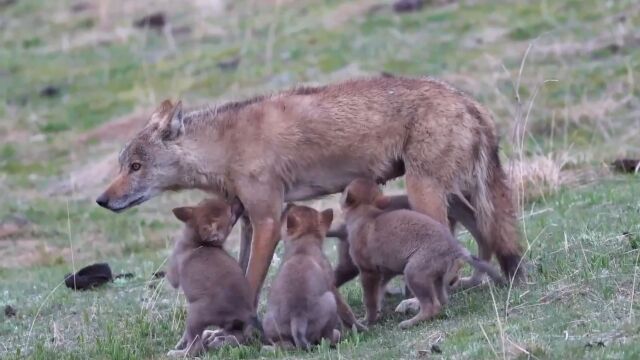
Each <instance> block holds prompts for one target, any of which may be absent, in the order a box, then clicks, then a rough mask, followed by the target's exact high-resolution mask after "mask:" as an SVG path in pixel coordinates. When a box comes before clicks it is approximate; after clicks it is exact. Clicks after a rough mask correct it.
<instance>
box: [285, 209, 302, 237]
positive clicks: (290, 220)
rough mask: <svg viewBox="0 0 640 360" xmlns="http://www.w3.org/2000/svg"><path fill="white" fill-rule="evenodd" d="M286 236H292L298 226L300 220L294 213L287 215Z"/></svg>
mask: <svg viewBox="0 0 640 360" xmlns="http://www.w3.org/2000/svg"><path fill="white" fill-rule="evenodd" d="M286 216H287V235H292V234H294V233H295V232H296V230H297V229H298V227H299V226H300V219H298V217H297V216H296V215H295V214H294V213H289V212H288V213H287V214H286Z"/></svg>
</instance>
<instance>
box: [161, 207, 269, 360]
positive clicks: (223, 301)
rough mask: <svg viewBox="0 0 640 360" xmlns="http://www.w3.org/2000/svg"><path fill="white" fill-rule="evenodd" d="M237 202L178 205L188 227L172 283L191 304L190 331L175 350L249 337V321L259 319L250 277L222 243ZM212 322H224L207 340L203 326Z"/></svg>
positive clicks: (172, 266)
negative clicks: (214, 335)
mask: <svg viewBox="0 0 640 360" xmlns="http://www.w3.org/2000/svg"><path fill="white" fill-rule="evenodd" d="M235 205H236V204H234V205H233V206H235ZM233 206H230V205H229V204H227V203H226V202H225V201H223V200H221V199H208V200H203V201H202V202H200V203H199V204H198V206H193V207H192V206H188V207H179V208H175V209H173V214H174V215H175V216H176V218H178V220H180V221H182V222H184V223H185V227H184V233H183V235H182V236H181V237H179V238H178V239H177V241H176V243H175V245H174V249H173V253H172V254H171V257H170V259H169V266H168V271H167V275H166V277H167V279H168V281H169V283H170V284H171V286H173V287H174V288H176V289H177V288H181V289H182V291H183V292H184V294H185V297H186V299H187V302H188V308H187V321H186V329H185V331H184V335H182V338H181V339H180V341H179V342H178V344H177V345H176V347H175V350H172V351H170V352H169V353H168V355H169V356H178V357H182V356H186V355H189V356H197V355H198V354H200V353H201V352H202V351H203V350H204V349H205V348H206V347H209V346H210V347H214V348H217V347H220V346H222V345H224V344H231V345H234V344H236V345H237V344H240V343H243V342H244V340H245V337H246V335H248V332H249V329H250V327H249V325H254V324H257V319H256V318H255V317H254V312H253V303H252V301H253V299H252V297H251V290H250V288H249V283H248V282H247V280H246V279H245V277H244V274H243V272H242V269H240V265H238V263H237V261H236V260H235V259H233V258H232V257H231V256H230V255H229V254H227V252H226V251H225V250H224V249H223V248H222V245H223V243H224V241H225V239H226V238H227V236H228V235H229V233H230V232H231V228H232V227H233V224H234V223H235V220H236V219H235V215H234V214H235V213H236V211H234V210H233V209H232V207H233ZM212 325H213V326H218V327H220V328H221V331H220V332H219V333H218V335H220V336H216V337H215V339H214V340H212V341H211V343H209V344H207V343H206V341H205V340H203V332H204V331H205V328H207V327H208V326H212Z"/></svg>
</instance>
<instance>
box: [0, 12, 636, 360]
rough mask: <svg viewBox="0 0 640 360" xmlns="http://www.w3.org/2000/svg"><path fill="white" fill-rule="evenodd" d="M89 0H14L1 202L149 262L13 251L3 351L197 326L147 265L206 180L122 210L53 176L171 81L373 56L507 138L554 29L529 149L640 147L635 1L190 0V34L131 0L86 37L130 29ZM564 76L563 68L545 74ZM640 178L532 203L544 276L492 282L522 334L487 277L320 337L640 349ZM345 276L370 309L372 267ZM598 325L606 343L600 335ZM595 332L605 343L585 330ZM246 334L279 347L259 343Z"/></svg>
mask: <svg viewBox="0 0 640 360" xmlns="http://www.w3.org/2000/svg"><path fill="white" fill-rule="evenodd" d="M160 3H162V2H160ZM356 3H357V4H362V3H365V2H364V1H357V2H356ZM71 4H72V2H71V1H55V2H53V1H43V0H24V1H19V2H18V3H17V4H16V5H12V6H8V7H6V8H2V9H0V20H1V21H0V28H1V29H2V34H1V35H0V98H2V99H4V100H5V101H3V102H2V103H0V118H1V119H2V120H1V122H0V139H1V140H2V143H1V145H0V178H1V179H2V181H1V182H0V201H1V202H2V204H3V205H5V206H3V207H2V208H1V209H0V218H4V217H5V216H6V215H8V214H14V213H19V214H23V215H24V216H25V217H26V218H28V219H29V220H30V221H31V222H32V223H33V224H34V227H33V229H32V230H31V231H30V232H29V234H28V237H29V239H36V240H38V241H42V242H46V243H47V244H49V245H53V246H57V247H60V248H64V247H68V246H69V244H70V240H71V243H72V244H73V248H74V249H73V253H75V254H78V253H80V252H81V253H83V254H84V255H83V257H81V260H82V261H83V264H84V262H88V261H92V260H101V261H102V260H104V261H109V263H110V264H111V265H112V267H113V268H114V270H115V271H116V272H120V271H122V272H124V271H133V272H134V273H136V275H137V277H136V278H135V279H134V280H131V281H128V282H122V283H117V284H114V285H111V286H109V287H107V288H105V289H103V290H99V291H96V292H90V293H70V292H68V291H67V290H66V289H64V288H58V290H57V291H55V292H52V293H50V291H51V290H52V289H54V288H55V287H56V286H57V285H58V284H59V281H60V279H61V278H62V276H63V275H64V274H65V273H66V272H68V271H70V268H71V266H70V265H69V257H68V256H67V257H57V256H56V257H51V258H47V261H45V262H44V263H43V264H41V266H38V267H32V268H28V269H17V270H16V269H14V270H0V277H1V278H2V289H1V290H2V293H0V303H1V304H4V303H9V304H14V305H16V307H17V308H18V311H19V315H18V317H17V318H13V319H3V320H2V322H1V323H0V339H1V341H0V343H1V344H2V345H3V346H0V354H5V355H9V354H16V351H17V349H21V350H22V351H24V350H25V349H28V351H30V354H31V355H33V356H36V357H43V358H46V357H50V356H53V355H55V356H62V355H63V354H64V355H66V356H69V357H79V358H86V357H92V358H93V357H118V358H127V357H131V358H138V357H157V356H160V355H161V354H162V353H164V352H165V350H167V349H168V348H169V347H170V346H171V345H173V343H174V342H175V341H176V340H177V338H178V337H179V336H178V335H179V332H180V321H179V317H180V316H182V312H181V311H176V309H177V308H176V306H175V304H176V301H175V300H176V297H175V294H174V293H172V292H170V291H166V290H165V289H164V288H163V287H160V288H159V289H160V290H158V291H154V290H152V289H149V288H148V284H149V281H148V279H147V278H148V275H149V274H150V273H151V272H153V271H154V270H155V269H157V268H159V267H161V265H162V262H163V259H164V257H165V256H166V254H167V250H166V247H167V244H168V240H169V237H170V234H171V233H172V232H173V229H175V227H176V224H175V221H173V220H171V218H170V217H169V214H168V211H164V212H159V211H157V208H167V209H168V208H170V206H171V205H174V204H180V203H184V202H186V201H192V200H193V199H197V196H192V195H190V194H186V195H179V196H165V197H163V198H161V199H157V200H154V204H153V205H146V206H142V207H140V208H139V209H135V210H132V211H131V212H129V213H128V216H126V217H122V216H115V215H113V214H109V213H107V212H106V211H103V210H100V209H98V208H97V207H96V206H95V205H94V204H93V202H92V201H91V198H90V196H85V197H82V196H77V197H65V196H57V197H50V196H47V195H45V190H46V189H47V186H48V185H49V184H50V183H51V182H52V181H54V180H57V179H58V178H59V177H64V176H65V174H66V173H67V172H68V171H69V170H71V169H75V168H76V167H78V166H81V165H82V164H86V163H91V161H92V159H94V158H95V157H96V156H100V155H103V154H104V153H105V151H107V152H114V151H116V150H117V147H119V145H120V144H112V146H111V147H109V145H107V147H108V149H107V150H105V148H104V146H103V144H91V145H89V146H87V147H80V146H78V145H76V143H74V139H75V138H76V137H77V136H78V135H79V134H81V133H83V132H84V131H87V130H89V129H92V128H95V127H96V126H97V125H99V124H101V123H104V122H106V121H108V120H109V119H111V118H113V117H116V116H119V115H123V114H126V113H128V112H130V111H131V110H132V109H134V108H136V107H138V106H142V107H144V106H153V105H155V103H156V102H157V101H158V100H160V99H162V98H165V97H174V98H175V97H178V96H179V97H182V98H184V99H185V100H187V102H192V103H195V102H199V101H202V100H203V99H212V98H217V97H225V98H228V97H238V96H243V95H247V94H253V93H257V92H261V91H266V90H272V89H278V88H282V87H285V86H288V85H290V84H294V83H297V82H307V81H318V82H323V81H330V80H332V79H339V78H343V77H348V76H351V75H353V74H358V73H377V72H379V71H383V70H384V71H389V72H394V73H403V74H409V75H410V74H425V73H428V74H431V75H435V76H440V77H444V78H446V79H448V80H450V81H451V82H452V83H454V84H455V85H457V86H459V87H461V88H463V89H465V90H467V91H468V92H470V93H471V94H473V95H474V96H476V97H478V98H479V99H480V100H482V101H483V102H484V103H485V104H487V105H488V106H489V107H490V108H491V109H492V110H493V111H494V112H495V113H496V115H497V117H498V121H499V122H500V124H501V126H502V131H503V133H504V134H505V135H506V139H507V140H509V136H508V135H509V134H510V132H511V128H512V120H511V119H514V118H517V116H518V106H517V102H516V101H515V100H514V86H513V83H514V82H516V81H517V78H518V68H519V66H520V63H521V60H522V57H523V55H524V53H525V51H526V49H527V46H528V45H529V43H530V42H531V41H532V40H533V39H535V38H537V37H538V36H540V38H539V39H538V40H536V41H535V46H534V47H533V49H532V50H531V52H530V53H529V57H528V58H527V62H526V66H525V67H524V71H523V73H522V79H521V81H520V85H521V86H520V88H519V91H518V92H519V94H520V96H521V102H522V104H523V105H522V106H523V108H524V109H525V110H526V109H527V108H528V102H529V101H530V100H531V99H532V98H533V95H534V94H535V93H536V89H537V88H538V87H541V90H540V92H539V93H537V96H536V98H535V104H534V106H533V111H532V112H531V115H530V117H529V118H528V122H527V136H526V138H525V139H526V141H525V147H524V153H525V155H531V154H547V153H551V154H564V153H568V154H569V156H570V157H571V158H573V159H577V161H579V162H582V163H587V164H597V163H598V162H599V161H601V160H603V159H606V158H607V157H609V156H612V155H616V154H618V153H625V152H634V151H636V152H637V151H638V147H637V146H638V145H637V141H634V139H637V136H638V130H639V129H638V128H639V127H638V126H637V125H638V124H637V117H638V111H639V109H640V107H639V106H638V105H639V104H638V93H639V92H640V88H639V87H638V85H637V84H636V82H635V79H634V76H633V74H634V73H635V74H637V73H638V70H639V69H640V62H639V61H638V59H639V58H640V56H639V55H640V50H639V49H638V47H637V46H633V44H637V42H638V41H639V40H638V39H640V34H638V33H637V32H636V33H634V30H635V29H637V28H638V26H637V25H638V24H639V23H640V11H639V9H638V6H637V5H635V4H633V2H631V1H619V2H609V3H607V4H609V5H605V3H604V2H601V1H595V0H593V1H591V0H589V1H564V2H561V3H560V2H558V3H557V4H556V2H547V1H545V2H527V3H526V4H514V3H509V4H502V3H497V2H489V1H486V2H478V3H477V4H476V3H475V2H474V4H470V5H454V6H447V7H441V8H427V9H425V10H424V11H422V12H419V13H415V14H409V15H405V16H397V15H395V14H392V13H390V12H389V11H387V10H380V11H376V12H373V13H371V12H367V11H364V10H362V11H360V10H358V9H359V8H358V7H357V6H355V7H353V6H352V7H345V6H344V5H342V4H341V3H340V2H337V1H315V2H307V1H302V2H293V4H288V5H287V6H283V7H281V8H279V9H274V8H273V7H270V6H266V5H259V6H255V7H254V8H253V10H250V8H249V7H248V5H247V4H246V3H245V2H237V3H236V5H235V6H234V7H233V9H231V10H229V12H228V13H226V14H225V15H224V16H222V17H216V18H213V19H200V18H198V17H197V16H195V15H194V14H195V11H194V10H193V9H191V8H188V7H186V6H185V7H184V8H183V7H179V8H175V7H174V8H172V9H171V20H172V22H173V23H174V26H175V27H179V26H182V25H186V24H189V25H190V26H191V28H192V30H193V31H192V33H191V34H188V35H181V36H178V35H176V37H175V41H176V44H177V45H176V46H177V47H176V48H172V47H171V42H170V41H169V40H168V39H167V38H166V37H165V36H163V35H161V34H156V33H154V32H150V33H143V32H140V31H135V30H131V29H130V28H129V27H130V23H131V19H132V18H134V17H135V15H133V14H130V13H127V12H126V11H124V12H122V13H118V16H117V17H116V16H114V17H113V18H112V19H111V22H112V29H114V28H115V29H120V30H122V29H126V30H127V31H130V32H131V35H130V36H128V37H127V38H126V39H125V40H118V41H115V42H112V43H108V44H102V45H90V46H89V45H87V46H80V45H78V46H76V45H74V44H78V43H80V40H79V39H81V38H82V35H83V34H86V33H90V34H93V35H95V36H103V35H110V34H114V33H115V31H114V30H100V29H101V25H100V23H99V21H98V20H97V17H96V16H95V15H93V13H92V12H88V13H80V14H71V13H70V12H69V8H70V5H71ZM160 5H162V4H160ZM305 5H307V6H305ZM354 9H355V10H354ZM362 9H365V7H362ZM112 11H114V12H117V10H113V9H112ZM351 11H353V13H350V12H351ZM344 14H351V16H350V17H344ZM622 14H623V15H624V19H623V17H622V16H621V15H622ZM343 17H344V18H343ZM220 29H222V30H220ZM635 31H637V30H635ZM270 34H272V35H270ZM63 44H71V45H70V46H63ZM616 44H617V45H616ZM236 55H240V56H241V58H242V60H241V63H240V66H239V67H238V69H237V70H235V71H224V70H221V69H219V68H217V67H216V66H215V63H216V62H217V61H220V60H227V59H229V58H232V57H233V56H236ZM503 66H504V69H503ZM546 79H557V80H558V82H554V83H547V84H544V85H543V81H544V80H546ZM46 85H56V86H59V87H60V88H61V94H60V95H59V96H57V97H54V98H43V97H41V96H39V95H38V93H39V91H40V90H41V89H42V88H43V87H45V86H46ZM504 143H505V150H506V152H507V154H510V153H512V151H513V149H512V147H511V146H510V145H509V142H508V141H505V142H504ZM637 192H638V185H637V180H634V179H633V178H614V179H609V180H606V181H603V182H602V183H600V184H597V185H592V186H589V187H586V188H583V189H578V190H571V191H569V190H566V191H562V192H561V193H559V194H557V195H555V196H553V197H550V198H547V199H546V201H540V202H538V203H531V204H527V205H526V210H527V211H526V212H525V213H527V212H529V210H531V209H532V211H533V212H534V213H536V212H537V211H538V210H547V209H548V210H547V211H545V212H542V213H540V214H538V215H535V216H532V217H531V218H528V220H527V222H526V234H527V237H528V239H529V241H530V242H531V244H532V247H531V251H530V253H529V254H528V255H529V258H530V259H532V260H533V263H534V265H535V269H537V271H534V274H533V275H532V278H531V282H532V284H531V285H530V287H529V288H528V289H517V290H514V291H513V292H512V293H511V294H510V297H509V299H510V300H509V302H508V306H506V305H505V304H507V302H506V298H507V292H506V291H504V290H499V291H497V292H496V293H495V294H494V295H495V299H496V303H497V310H498V314H499V319H500V324H501V325H502V327H503V333H504V336H500V331H499V327H498V322H497V321H496V320H497V319H496V315H495V310H494V307H493V305H492V304H491V294H490V293H489V292H488V291H485V290H483V291H474V292H469V293H463V294H457V295H455V296H454V297H453V299H452V302H451V306H449V307H448V308H447V311H446V314H445V315H444V316H442V317H440V318H439V319H437V320H436V321H434V322H432V323H430V324H428V325H425V326H422V327H420V328H417V329H415V330H412V331H410V332H407V333H402V332H399V331H397V330H395V328H394V326H395V324H396V323H397V322H398V320H399V317H397V316H392V317H391V318H390V320H389V321H388V322H387V323H384V324H383V325H381V326H379V327H376V328H375V329H374V330H373V331H372V332H371V333H370V334H366V335H362V336H360V337H351V338H349V339H348V340H347V341H346V342H344V343H343V344H342V345H341V346H340V349H339V351H336V350H327V349H323V350H320V351H319V352H316V353H313V354H310V355H309V356H310V357H323V358H324V357H339V356H344V357H348V358H349V357H373V358H375V357H379V358H389V357H394V358H395V357H415V356H416V354H417V350H421V349H428V348H429V345H430V342H433V341H436V340H437V339H441V340H440V341H441V342H440V347H441V348H442V349H443V351H444V356H446V357H451V356H454V355H457V356H458V357H461V358H468V357H473V356H493V350H492V348H493V349H494V350H495V351H496V352H502V351H503V349H506V350H507V351H508V352H510V353H511V355H513V354H515V352H517V351H516V350H515V349H517V346H520V347H523V348H526V349H529V351H533V352H534V353H535V354H537V355H539V356H541V357H554V358H556V357H568V358H582V357H583V356H593V357H595V356H598V355H599V356H602V357H614V358H620V357H628V358H631V357H632V354H633V352H634V351H635V353H637V352H638V351H640V349H638V348H637V345H636V347H635V348H634V345H633V343H634V342H635V343H637V342H638V341H637V340H638V328H637V325H634V323H633V321H631V319H632V318H630V314H632V307H631V297H632V294H633V279H634V264H635V262H636V259H637V255H638V253H637V251H634V250H633V249H631V245H630V242H629V240H628V239H626V238H622V237H620V235H621V233H622V232H623V231H628V232H630V233H632V237H631V239H636V241H638V240H637V237H638V235H637V234H638V232H639V229H638V225H637V224H636V221H637V220H636V219H637V216H638V212H639V211H640V209H639V208H638V204H637V200H635V201H634V195H635V194H637ZM13 240H16V241H21V240H22V238H16V239H13ZM0 241H7V240H0ZM77 265H79V264H77ZM346 291H347V293H348V295H349V296H348V297H349V301H350V302H351V303H352V304H353V305H354V306H355V307H356V309H357V310H358V311H360V312H361V311H362V309H361V304H360V296H359V290H358V287H357V286H355V285H350V287H349V288H348V289H347V290H346ZM49 294H50V296H49ZM635 306H636V307H637V302H636V303H635ZM507 310H508V311H507ZM505 311H507V313H508V314H509V316H508V318H507V319H505V316H504V315H505ZM36 314H37V315H38V316H37V317H36ZM34 320H35V321H34ZM32 322H33V324H34V326H33V331H32V332H31V333H30V334H31V336H30V337H28V334H29V328H30V326H31V324H32ZM480 325H481V326H482V328H483V329H484V331H486V333H487V337H488V341H487V338H485V336H484V335H483V334H482V332H479V329H480ZM52 339H53V341H52ZM503 339H504V340H505V343H504V344H505V345H504V347H503V341H502V340H503ZM27 340H28V344H29V346H28V347H26V344H27ZM599 340H603V341H604V343H605V345H606V346H605V347H598V345H597V341H599ZM512 342H513V343H515V344H517V346H516V345H512V344H511V343H512ZM587 342H593V343H594V346H593V347H591V348H585V344H586V343H587ZM489 344H491V346H490V345H489ZM34 349H35V352H32V353H31V351H33V350H34ZM585 351H588V354H586V355H585V354H583V352H585ZM231 354H233V355H234V356H240V357H245V356H248V357H254V356H269V355H267V354H259V355H258V354H257V353H255V352H254V350H251V349H241V350H232V351H231ZM227 355H230V354H228V353H225V354H223V355H220V357H221V358H224V357H226V356H227ZM299 356H301V355H299V354H294V355H291V357H299Z"/></svg>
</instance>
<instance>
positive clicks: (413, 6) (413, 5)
mask: <svg viewBox="0 0 640 360" xmlns="http://www.w3.org/2000/svg"><path fill="white" fill-rule="evenodd" d="M423 5H424V0H398V1H396V2H394V3H393V10H394V11H395V12H397V13H405V12H412V11H418V10H420V9H422V6H423Z"/></svg>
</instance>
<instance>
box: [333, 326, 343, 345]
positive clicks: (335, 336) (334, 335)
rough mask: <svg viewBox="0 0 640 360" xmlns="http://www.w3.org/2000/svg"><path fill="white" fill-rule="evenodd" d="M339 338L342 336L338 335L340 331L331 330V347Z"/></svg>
mask: <svg viewBox="0 0 640 360" xmlns="http://www.w3.org/2000/svg"><path fill="white" fill-rule="evenodd" d="M341 337H342V334H340V330H338V329H333V334H331V345H332V346H335V345H336V344H337V343H339V342H340V338H341Z"/></svg>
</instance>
